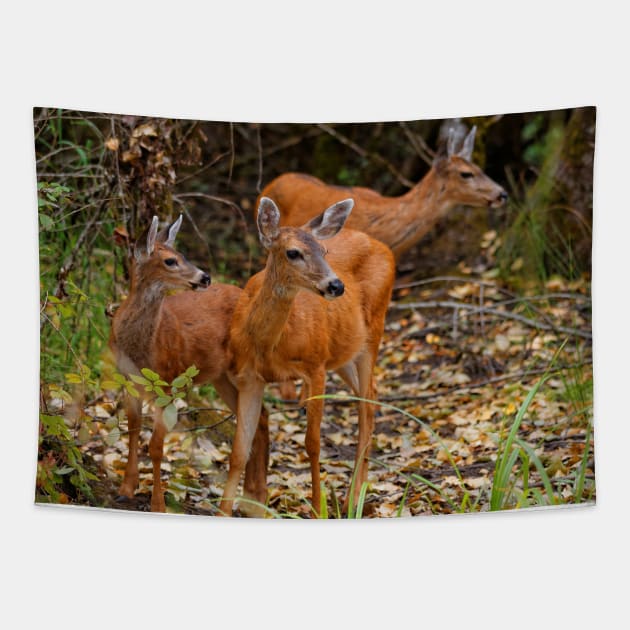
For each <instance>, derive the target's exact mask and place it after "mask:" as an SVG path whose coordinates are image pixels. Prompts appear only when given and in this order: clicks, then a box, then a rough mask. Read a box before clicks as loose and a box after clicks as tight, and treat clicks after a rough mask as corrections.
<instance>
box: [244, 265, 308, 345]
mask: <svg viewBox="0 0 630 630" xmlns="http://www.w3.org/2000/svg"><path fill="white" fill-rule="evenodd" d="M297 292H298V289H296V288H295V287H293V286H291V285H290V284H289V283H288V281H287V278H286V277H285V276H284V274H283V273H282V272H281V271H280V270H279V269H278V268H277V267H276V266H275V265H274V262H273V255H271V256H270V259H269V261H268V263H267V267H266V268H265V271H264V278H263V281H262V285H261V287H260V289H259V291H258V293H257V294H256V295H255V296H254V298H253V299H252V301H251V302H250V308H249V312H248V314H247V319H246V322H245V327H246V331H247V336H248V337H249V339H250V343H251V344H252V346H253V347H254V348H255V349H256V354H257V355H258V356H259V357H261V356H262V357H264V356H265V355H266V354H268V353H269V352H272V351H273V350H274V349H275V348H276V347H277V345H278V343H279V342H280V337H281V336H282V333H283V332H284V330H285V327H286V324H287V321H288V319H289V314H290V312H291V307H292V306H293V301H294V299H295V296H296V295H297Z"/></svg>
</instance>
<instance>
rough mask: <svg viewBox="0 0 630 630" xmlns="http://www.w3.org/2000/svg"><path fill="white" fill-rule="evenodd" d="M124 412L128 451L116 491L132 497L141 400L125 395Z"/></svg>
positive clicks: (135, 475)
mask: <svg viewBox="0 0 630 630" xmlns="http://www.w3.org/2000/svg"><path fill="white" fill-rule="evenodd" d="M125 414H126V415H127V423H128V428H129V452H128V454H127V466H125V476H124V477H123V481H122V483H121V484H120V488H119V490H118V493H119V495H120V496H122V497H128V498H129V499H131V498H133V495H134V493H135V491H136V489H137V487H138V439H139V437H140V425H141V420H142V401H141V400H138V399H137V398H132V397H131V396H130V395H129V394H126V395H125Z"/></svg>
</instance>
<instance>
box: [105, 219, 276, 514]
mask: <svg viewBox="0 0 630 630" xmlns="http://www.w3.org/2000/svg"><path fill="white" fill-rule="evenodd" d="M181 223H182V217H181V215H180V217H179V219H177V221H175V222H174V223H172V224H171V225H170V226H168V227H167V228H165V229H164V230H162V231H161V232H159V233H158V218H157V217H153V221H152V223H151V226H150V228H149V230H148V233H147V234H146V237H145V238H141V240H140V243H139V244H138V243H137V244H136V246H135V247H134V256H133V259H132V263H131V289H130V292H129V296H128V297H127V299H126V300H125V301H124V302H123V303H122V304H121V306H120V308H119V309H118V310H117V311H116V313H115V314H114V318H113V320H112V327H111V333H110V339H109V344H110V347H111V349H112V351H113V353H114V356H115V358H116V364H117V367H118V369H119V371H120V372H121V373H123V374H126V375H130V374H140V370H141V369H142V368H145V367H147V368H150V369H151V370H153V371H155V372H157V373H158V374H159V375H160V376H161V377H162V378H163V379H165V380H167V381H171V380H172V379H174V378H175V377H176V376H178V375H179V374H181V373H182V372H184V371H185V370H186V369H187V368H188V367H190V366H191V365H193V364H194V365H195V366H196V367H197V368H198V369H199V374H198V375H197V377H196V378H195V381H196V382H199V383H208V382H210V383H212V384H213V385H214V387H215V389H216V391H217V392H218V394H219V395H220V396H221V398H222V399H223V400H224V401H225V403H226V404H227V405H228V406H229V407H230V409H231V410H232V411H236V398H237V392H236V389H235V387H234V386H233V385H232V383H231V382H230V381H229V379H228V378H227V373H226V370H227V367H228V364H229V356H228V351H227V346H228V335H229V323H230V320H231V317H232V312H233V310H234V307H235V305H236V303H237V301H238V298H239V296H240V294H241V292H242V290H241V289H239V288H237V287H235V286H231V285H225V284H216V285H212V286H210V287H209V285H210V276H209V275H208V274H207V273H205V272H203V271H201V269H198V268H197V267H195V266H194V265H192V264H191V263H189V262H188V261H187V260H186V259H185V258H184V256H183V255H182V254H180V253H178V252H177V251H175V249H173V245H174V241H175V237H176V235H177V232H178V231H179V228H180V226H181ZM208 287H209V288H208ZM173 289H193V290H195V289H205V290H204V291H199V292H193V291H185V292H183V293H177V294H175V295H170V296H167V293H168V292H170V291H172V290H173ZM141 410H142V401H141V400H139V399H137V398H132V397H130V396H129V395H127V394H126V395H125V411H126V414H127V418H128V422H129V456H128V459H127V466H126V469H125V475H124V478H123V481H122V484H121V486H120V490H119V493H120V495H121V496H123V497H129V498H131V497H133V495H134V492H135V490H136V488H137V486H138V438H139V435H140V423H141ZM165 434H166V425H165V424H164V421H163V419H162V409H161V408H159V407H156V408H155V411H154V414H153V432H152V435H151V440H150V443H149V455H150V457H151V461H152V465H153V491H152V495H151V510H152V511H154V512H164V511H165V503H164V492H163V490H162V485H161V479H160V477H161V475H160V466H161V462H162V457H163V447H164V436H165ZM267 450H268V444H267V417H266V415H264V416H263V417H262V418H261V422H260V424H259V433H258V435H257V438H256V443H255V446H254V450H253V454H252V457H251V461H250V463H249V464H248V469H247V473H246V481H245V485H246V494H247V495H248V496H249V497H251V498H253V499H255V500H256V501H260V502H264V501H265V498H266V469H267Z"/></svg>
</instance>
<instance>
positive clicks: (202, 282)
mask: <svg viewBox="0 0 630 630" xmlns="http://www.w3.org/2000/svg"><path fill="white" fill-rule="evenodd" d="M199 284H200V285H201V286H202V287H209V286H210V275H209V274H207V273H205V272H204V273H203V275H202V276H201V280H199Z"/></svg>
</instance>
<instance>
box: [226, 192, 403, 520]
mask: <svg viewBox="0 0 630 630" xmlns="http://www.w3.org/2000/svg"><path fill="white" fill-rule="evenodd" d="M352 206H353V201H352V200H351V199H347V200H343V201H339V202H337V203H335V204H333V205H332V206H331V207H329V208H328V209H327V210H325V211H324V212H323V213H322V214H320V215H318V216H316V217H315V218H314V219H312V220H311V221H309V222H308V223H307V224H306V225H304V226H302V227H301V228H293V227H280V211H279V209H278V207H277V206H276V204H275V203H274V202H273V201H272V200H271V199H269V198H266V197H263V198H262V199H260V202H259V208H258V216H257V224H258V231H259V236H260V240H261V243H262V245H263V246H264V247H265V248H266V249H267V251H268V258H267V264H266V266H265V268H264V269H263V270H262V271H260V272H259V273H257V274H256V275H254V276H253V277H252V278H251V279H250V280H249V282H248V283H247V285H246V286H245V289H244V290H243V293H242V294H241V296H240V298H239V301H238V303H237V305H236V308H235V309H234V315H233V319H232V324H231V328H230V348H231V354H232V362H231V365H230V368H229V373H230V378H231V380H232V381H233V383H234V384H235V385H236V387H237V389H238V411H237V422H236V434H235V437H234V443H233V446H232V453H231V457H230V467H229V473H228V478H227V482H226V484H225V489H224V492H223V500H222V502H221V505H220V510H221V511H222V512H223V513H225V514H226V515H231V514H232V508H233V501H234V500H235V498H236V493H237V489H238V484H239V481H240V477H241V474H242V472H243V470H244V467H245V464H246V462H247V458H248V453H249V451H250V447H251V444H252V440H253V438H254V434H255V432H256V426H257V423H258V417H259V415H260V410H261V405H262V397H263V390H264V388H265V384H266V383H269V382H274V381H286V380H289V379H294V378H302V379H303V381H304V388H305V391H306V396H307V397H308V400H306V420H307V428H306V439H305V444H306V451H307V453H308V457H309V461H310V467H311V484H312V506H313V510H314V511H315V513H319V511H320V464H319V455H320V425H321V421H322V414H323V404H324V401H323V400H322V399H321V398H316V397H317V396H320V395H322V394H323V393H324V389H325V381H326V371H327V370H335V371H336V372H337V373H338V374H339V375H340V376H341V377H342V379H343V380H344V381H345V382H346V383H347V384H348V385H349V386H350V388H351V389H352V391H353V392H354V393H355V394H356V395H357V396H360V397H361V398H364V399H373V395H374V383H373V370H374V364H375V362H376V358H377V354H378V347H379V343H380V340H381V336H382V334H383V328H384V325H385V313H386V311H387V307H388V305H389V300H390V298H391V292H392V285H393V282H394V273H395V263H394V258H393V255H392V253H391V251H390V250H389V248H387V247H386V246H385V245H383V244H382V243H380V242H379V241H376V240H374V239H372V238H370V237H369V236H367V235H366V234H364V233H362V232H356V231H353V230H343V231H342V232H340V233H338V232H339V231H340V230H341V228H342V227H343V225H344V223H345V221H346V219H347V217H348V214H349V213H350V211H351V209H352ZM319 241H325V246H324V244H322V243H320V242H319ZM373 429H374V408H373V405H372V404H369V403H366V402H363V401H361V402H359V437H358V445H357V451H356V456H355V465H354V470H355V475H356V477H355V493H354V496H350V493H348V496H347V498H346V508H347V507H348V504H349V502H350V501H353V502H355V503H356V500H357V497H358V493H359V491H360V488H361V485H362V484H363V483H364V482H365V481H367V461H368V456H369V451H370V442H371V438H372V433H373Z"/></svg>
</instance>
